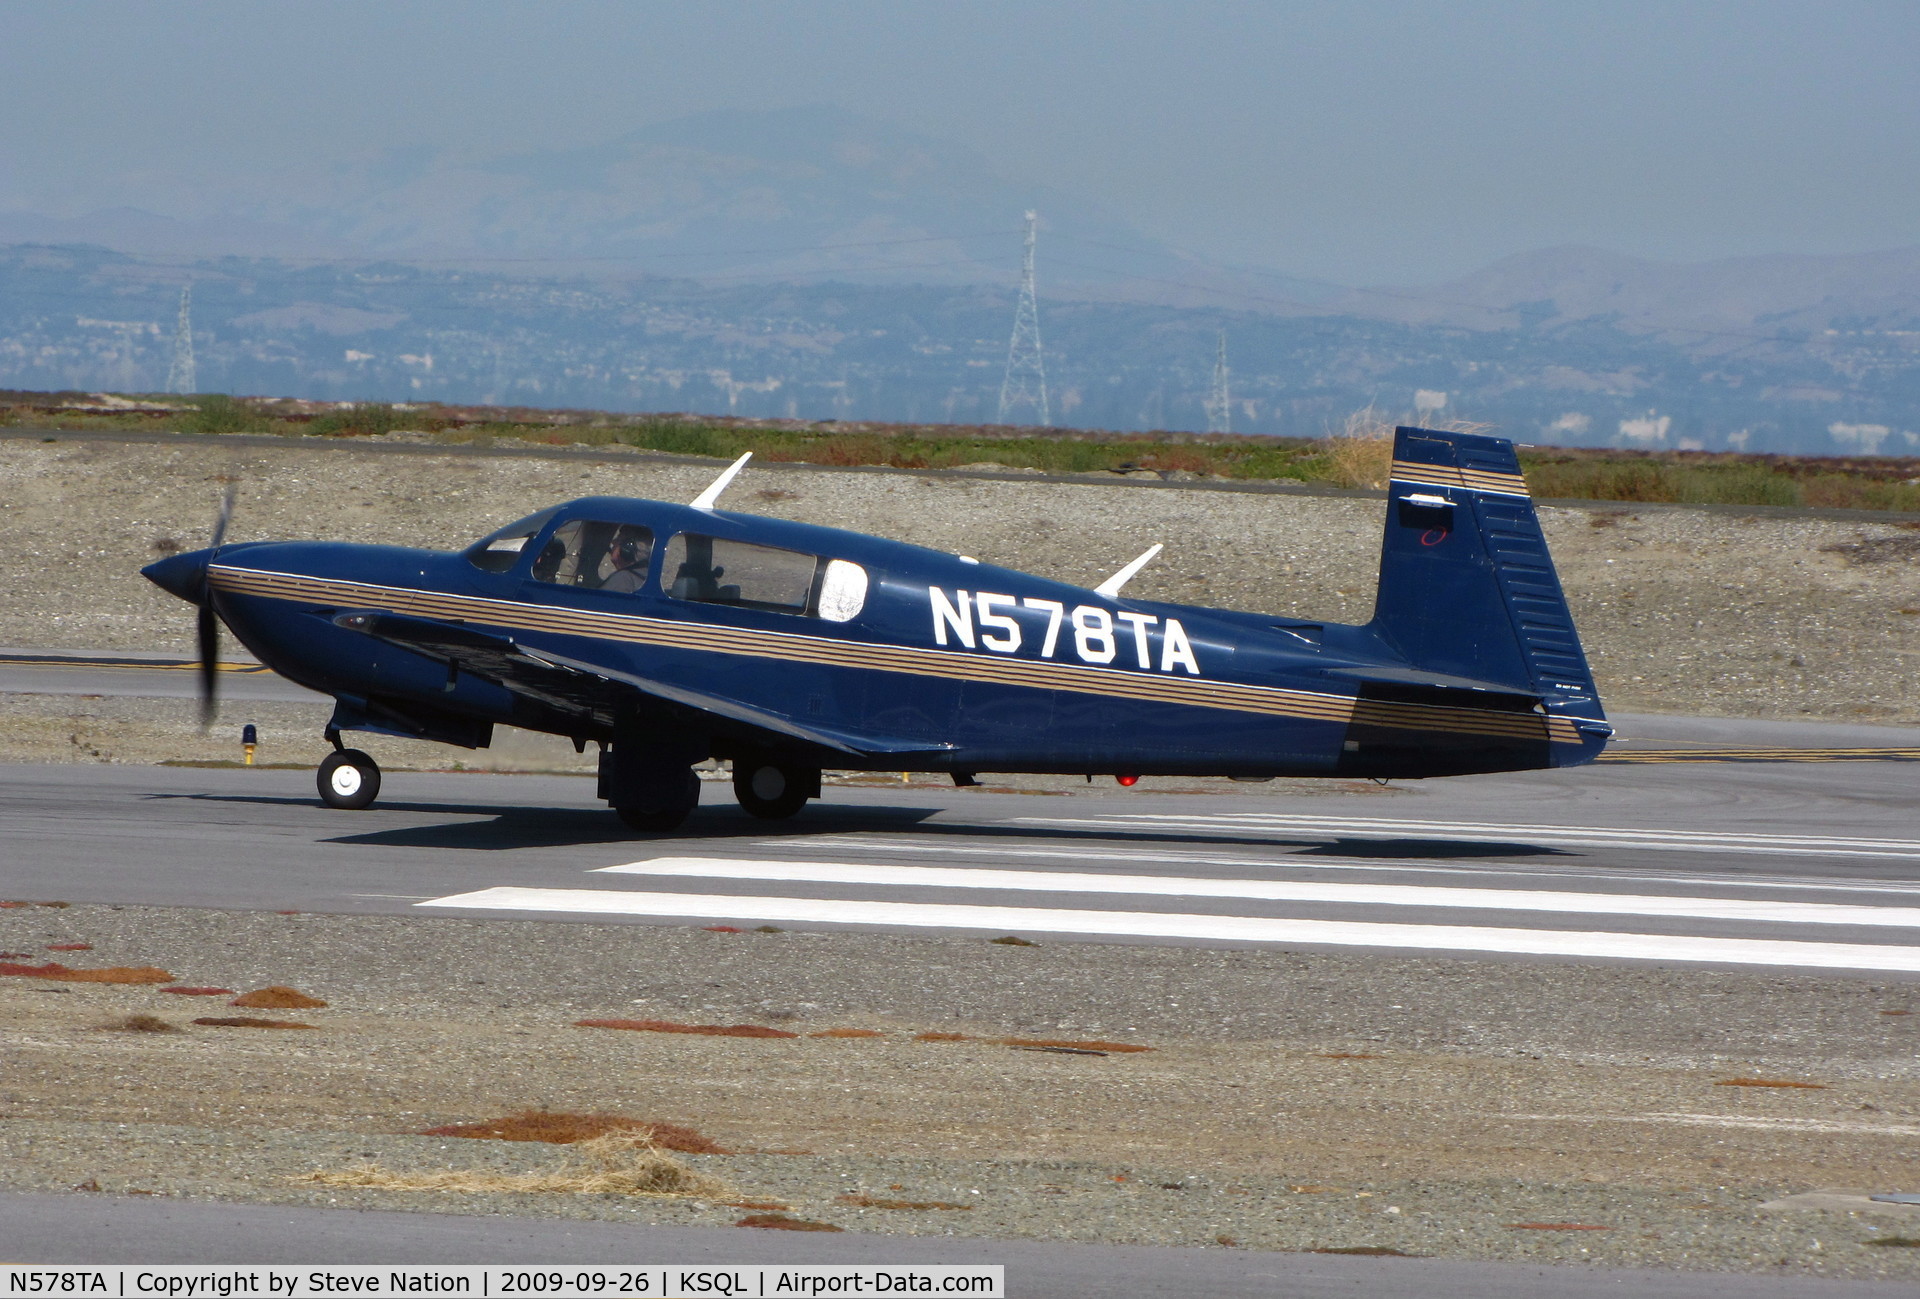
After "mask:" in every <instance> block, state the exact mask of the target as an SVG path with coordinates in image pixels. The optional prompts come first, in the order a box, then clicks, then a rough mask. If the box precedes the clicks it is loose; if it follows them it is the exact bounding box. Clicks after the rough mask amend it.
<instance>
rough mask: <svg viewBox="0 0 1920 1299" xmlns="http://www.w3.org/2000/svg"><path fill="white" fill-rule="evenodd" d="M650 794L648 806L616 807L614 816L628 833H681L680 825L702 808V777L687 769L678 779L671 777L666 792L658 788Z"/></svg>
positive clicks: (629, 804)
mask: <svg viewBox="0 0 1920 1299" xmlns="http://www.w3.org/2000/svg"><path fill="white" fill-rule="evenodd" d="M676 781H677V782H678V783H677V785H676V784H675V782H676ZM648 792H649V793H650V794H651V795H653V796H652V797H651V798H648V799H647V800H646V806H644V807H642V806H636V805H634V804H631V803H628V804H620V803H616V804H614V805H613V811H614V814H615V815H616V816H618V817H619V818H620V820H621V821H622V822H623V823H625V825H626V827H627V828H628V829H629V830H638V831H640V832H641V833H642V834H665V833H666V832H667V831H669V830H677V829H679V828H680V823H681V822H682V821H684V820H686V819H687V817H688V816H690V815H692V813H693V809H694V808H696V807H698V806H700V777H699V776H697V775H695V774H694V771H693V768H691V767H688V768H686V769H685V770H684V771H683V772H681V773H680V775H679V776H678V777H673V776H670V777H668V779H667V781H666V782H665V788H661V787H656V788H654V789H653V790H649V791H648Z"/></svg>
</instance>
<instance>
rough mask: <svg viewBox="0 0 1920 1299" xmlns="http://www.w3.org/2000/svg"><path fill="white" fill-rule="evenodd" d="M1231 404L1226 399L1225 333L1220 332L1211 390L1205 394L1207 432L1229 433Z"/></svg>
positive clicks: (1231, 419)
mask: <svg viewBox="0 0 1920 1299" xmlns="http://www.w3.org/2000/svg"><path fill="white" fill-rule="evenodd" d="M1232 424H1233V403H1232V402H1231V401H1229V400H1228V399H1227V331H1226V330H1224V329H1223V330H1221V331H1220V355H1219V358H1218V359H1216V360H1215V361H1214V363H1213V390H1212V391H1211V392H1209V393H1208V394H1207V432H1209V433H1231V432H1233V429H1232V427H1231V426H1232Z"/></svg>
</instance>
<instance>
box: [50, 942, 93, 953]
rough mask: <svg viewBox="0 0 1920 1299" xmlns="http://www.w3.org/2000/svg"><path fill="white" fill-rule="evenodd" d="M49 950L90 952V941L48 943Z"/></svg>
mask: <svg viewBox="0 0 1920 1299" xmlns="http://www.w3.org/2000/svg"><path fill="white" fill-rule="evenodd" d="M47 950H48V951H49V952H91V951H92V950H93V944H92V943H48V944H47Z"/></svg>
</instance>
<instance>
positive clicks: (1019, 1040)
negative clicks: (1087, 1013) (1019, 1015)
mask: <svg viewBox="0 0 1920 1299" xmlns="http://www.w3.org/2000/svg"><path fill="white" fill-rule="evenodd" d="M994 1041H995V1042H997V1043H998V1044H999V1045H1000V1046H1036V1047H1059V1048H1060V1049H1062V1050H1066V1051H1106V1052H1108V1053H1110V1054H1114V1055H1132V1054H1134V1053H1136V1052H1140V1051H1151V1050H1153V1048H1152V1047H1150V1046H1140V1045H1137V1044H1136V1043H1133V1042H1099V1041H1095V1042H1074V1041H1069V1040H1067V1039H1065V1038H1054V1037H1002V1038H996V1039H994Z"/></svg>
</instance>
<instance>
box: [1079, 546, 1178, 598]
mask: <svg viewBox="0 0 1920 1299" xmlns="http://www.w3.org/2000/svg"><path fill="white" fill-rule="evenodd" d="M1161 548H1162V547H1161V543H1159V542H1157V541H1156V542H1154V543H1153V544H1152V545H1151V546H1148V547H1147V553H1146V554H1144V555H1142V556H1140V558H1138V559H1136V560H1134V561H1133V562H1132V563H1131V564H1128V565H1127V566H1126V567H1125V568H1123V569H1121V570H1120V571H1119V572H1118V573H1115V574H1114V575H1113V576H1112V577H1110V578H1108V579H1107V580H1106V581H1104V582H1102V583H1101V584H1100V585H1098V586H1096V587H1094V588H1093V593H1094V594H1095V595H1104V596H1106V597H1107V598H1108V599H1109V600H1117V599H1119V598H1120V588H1121V587H1123V586H1125V585H1126V584H1127V583H1128V582H1131V581H1132V580H1133V575H1134V574H1135V573H1138V572H1139V571H1140V570H1141V569H1143V568H1145V567H1146V566H1147V563H1148V561H1149V560H1151V559H1152V558H1153V557H1154V556H1155V555H1157V554H1159V553H1160V551H1161Z"/></svg>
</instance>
